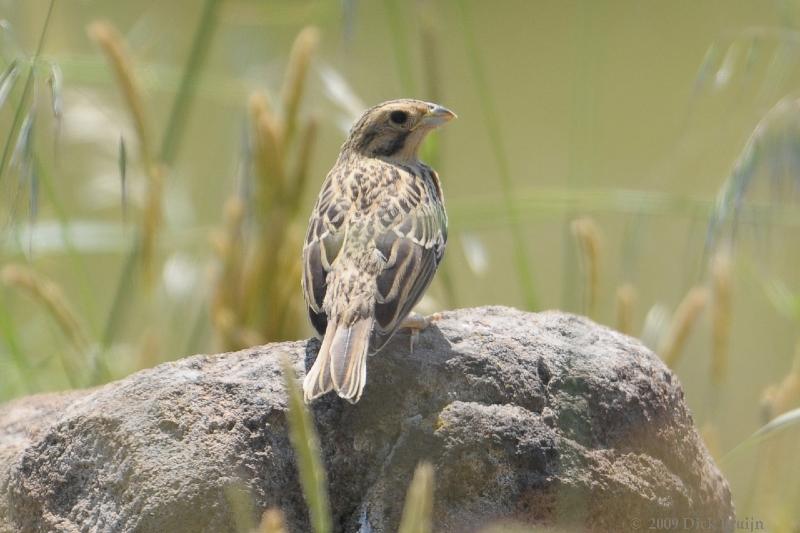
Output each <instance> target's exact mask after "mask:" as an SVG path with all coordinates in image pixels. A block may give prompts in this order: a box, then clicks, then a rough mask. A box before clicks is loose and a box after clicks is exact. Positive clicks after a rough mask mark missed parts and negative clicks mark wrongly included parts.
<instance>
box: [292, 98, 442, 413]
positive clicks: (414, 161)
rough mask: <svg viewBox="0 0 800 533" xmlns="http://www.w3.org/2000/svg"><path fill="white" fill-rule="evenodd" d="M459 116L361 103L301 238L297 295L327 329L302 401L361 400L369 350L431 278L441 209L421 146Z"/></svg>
mask: <svg viewBox="0 0 800 533" xmlns="http://www.w3.org/2000/svg"><path fill="white" fill-rule="evenodd" d="M455 116H456V115H455V114H454V113H453V112H452V111H450V110H448V109H445V108H444V107H442V106H439V105H436V104H431V103H428V102H422V101H420V100H392V101H389V102H384V103H382V104H378V105H376V106H375V107H372V108H370V109H368V110H367V111H366V112H364V114H363V115H362V116H361V118H359V119H358V120H357V121H356V123H355V125H354V126H353V127H352V129H351V130H350V134H349V136H348V138H347V140H346V141H345V143H344V144H343V145H342V148H341V151H340V153H339V158H338V159H337V161H336V164H335V165H334V166H333V168H332V169H331V170H330V172H329V173H328V176H327V177H326V178H325V182H324V183H323V184H322V190H321V191H320V193H319V197H318V198H317V203H316V205H315V206H314V210H313V211H312V213H311V219H310V220H309V223H308V233H307V234H306V240H305V244H304V246H303V277H302V279H303V295H304V297H305V300H306V304H307V306H308V314H309V317H310V318H311V323H312V325H313V326H314V328H315V329H316V330H317V333H318V334H319V335H320V336H322V337H323V340H322V346H321V347H320V350H319V354H318V355H317V359H316V361H315V362H314V365H313V366H312V367H311V369H310V370H309V372H308V374H307V375H306V377H305V380H304V382H303V390H304V394H305V399H306V401H307V402H310V401H311V400H313V399H314V398H317V397H318V396H321V395H322V394H325V393H326V392H328V391H331V390H335V391H336V392H337V393H338V394H339V396H341V397H342V398H345V399H346V400H348V401H350V402H351V403H355V402H357V401H358V400H359V398H361V393H362V391H363V390H364V384H365V383H366V380H367V355H368V354H370V353H375V352H377V351H378V350H380V349H381V348H382V347H383V346H384V345H385V344H386V342H387V341H388V340H389V339H390V338H391V337H392V335H393V334H394V333H395V331H397V329H398V328H400V327H402V326H404V325H406V324H404V320H405V319H406V318H407V317H408V315H409V313H410V312H411V309H412V308H413V307H414V305H415V304H416V303H417V302H418V301H419V299H420V298H421V297H422V294H423V293H424V292H425V289H426V288H427V287H428V284H430V282H431V280H432V279H433V275H434V273H435V272H436V268H437V267H438V266H439V262H440V261H441V260H442V256H443V255H444V248H445V242H446V241H447V215H446V214H445V211H444V203H443V200H442V188H441V186H440V185H439V177H438V175H437V174H436V172H435V171H434V170H433V169H431V168H430V167H428V166H427V165H425V164H424V163H422V162H420V160H419V159H418V155H417V152H418V151H419V147H420V144H421V143H422V140H423V139H424V138H425V136H426V135H427V134H428V133H429V132H430V131H431V130H433V129H434V128H436V127H437V126H441V125H442V124H444V123H445V122H448V121H449V120H452V119H453V118H455ZM408 325H410V326H416V327H417V328H419V327H424V325H422V326H421V325H420V323H419V321H416V323H412V324H408Z"/></svg>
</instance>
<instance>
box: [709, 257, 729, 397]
mask: <svg viewBox="0 0 800 533" xmlns="http://www.w3.org/2000/svg"><path fill="white" fill-rule="evenodd" d="M711 284H712V287H713V293H712V300H711V338H712V343H711V380H712V382H713V383H714V384H716V385H718V384H720V383H722V381H723V380H724V378H725V375H726V374H727V369H728V340H729V338H730V331H731V286H732V283H731V260H730V256H729V255H728V254H727V253H726V252H720V253H718V254H717V255H716V256H715V257H714V258H713V259H712V262H711Z"/></svg>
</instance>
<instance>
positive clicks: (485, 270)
mask: <svg viewBox="0 0 800 533" xmlns="http://www.w3.org/2000/svg"><path fill="white" fill-rule="evenodd" d="M0 19H1V22H0V399H9V398H13V397H16V396H20V395H24V394H29V393H34V392H39V391H47V390H57V389H64V388H69V387H79V386H89V385H93V384H98V383H102V382H105V381H108V380H111V379H116V378H119V377H121V376H124V375H127V374H128V373H130V372H133V371H135V370H137V369H140V368H145V367H149V366H152V365H154V364H157V363H159V362H161V361H166V360H170V359H175V358H178V357H181V356H184V355H187V354H190V353H196V352H210V351H217V350H220V349H233V348H238V347H241V346H245V345H249V344H255V343H259V342H266V341H269V340H278V339H286V338H296V337H298V336H304V335H308V334H310V329H309V328H308V327H307V326H306V324H305V319H304V317H303V314H302V300H301V298H302V297H301V293H300V290H299V282H298V259H299V255H300V247H301V241H302V234H303V230H304V226H305V219H306V216H307V213H308V212H309V210H310V208H311V205H312V203H313V201H314V197H315V195H316V192H317V190H318V187H319V185H320V183H321V181H322V179H323V177H324V175H325V172H326V171H327V169H328V168H329V167H330V166H331V165H332V164H333V162H334V160H335V157H336V154H337V152H338V146H339V144H340V143H341V142H342V140H343V138H344V135H345V131H346V128H347V127H348V126H349V124H350V122H351V121H352V120H353V118H354V117H355V116H356V114H357V113H358V112H360V111H361V110H362V109H364V108H365V107H366V106H367V105H371V104H373V103H376V102H378V101H381V100H386V99H389V98H395V97H401V96H414V97H418V98H424V99H430V100H435V101H439V102H441V103H443V104H445V105H447V106H448V107H450V108H452V109H454V110H455V111H456V112H457V113H458V114H459V117H460V118H459V120H458V121H457V122H455V123H453V124H451V125H449V126H448V127H447V128H445V129H443V130H442V132H441V133H438V134H437V135H436V136H434V137H432V138H431V139H430V141H429V142H428V143H427V144H426V145H425V147H424V157H425V158H426V160H427V161H429V162H431V163H433V164H434V166H435V167H436V168H437V169H438V170H439V172H440V174H441V176H442V180H443V184H444V188H445V192H446V196H447V206H448V212H449V214H450V222H451V232H450V234H451V238H450V245H449V248H448V252H447V256H446V260H445V263H444V264H443V268H442V270H441V271H440V273H439V275H438V276H437V281H436V283H435V284H434V286H433V288H432V290H431V291H430V294H429V296H428V297H427V298H426V299H425V301H424V302H423V306H422V307H423V310H425V311H432V310H436V309H441V308H445V307H453V306H466V305H480V304H488V303H492V304H496V303H501V304H508V305H515V306H518V307H523V308H530V309H534V310H536V309H545V308H562V309H566V310H570V311H575V312H583V313H586V314H589V315H590V316H592V317H593V318H594V319H595V320H597V321H599V322H601V323H604V324H607V325H609V326H612V327H617V328H619V329H620V330H622V331H625V332H627V333H630V334H632V335H635V336H638V337H639V338H641V339H642V340H643V341H644V342H645V343H647V344H648V345H649V346H651V347H652V348H653V349H655V350H656V351H658V352H659V353H660V355H661V356H662V357H663V358H664V359H665V361H666V362H667V363H668V364H669V365H670V366H671V367H672V368H674V370H675V371H676V372H677V373H678V375H679V376H680V377H681V380H682V382H683V384H684V388H685V390H686V395H687V400H688V402H689V404H690V406H691V407H692V409H693V412H694V414H695V419H696V421H697V423H698V426H699V427H701V428H702V432H703V435H704V437H705V439H706V442H707V444H708V446H709V449H710V450H711V451H712V453H713V454H714V455H715V456H716V458H717V459H718V461H719V464H720V466H721V468H722V470H723V471H724V473H725V474H726V476H727V477H728V479H729V480H730V481H731V484H732V488H733V491H734V497H735V500H736V506H737V513H738V514H739V516H740V517H743V518H747V517H752V518H754V519H757V520H761V521H763V522H764V523H765V524H767V527H768V529H769V530H770V531H794V530H796V529H797V528H798V527H800V511H798V509H799V508H800V506H799V505H798V501H800V483H799V482H798V481H797V480H798V479H800V475H798V474H800V459H798V454H797V439H798V437H799V436H800V435H799V432H800V411H798V410H797V409H798V407H800V269H798V267H797V265H798V264H800V214H798V213H800V210H799V209H798V203H799V202H798V200H800V126H799V124H800V105H798V102H800V100H798V99H797V98H798V90H797V86H798V82H800V47H798V43H800V2H795V1H775V2H760V3H750V2H732V1H726V2H721V1H718V2H711V1H708V2H691V3H684V4H675V3H672V2H668V3H656V4H647V5H645V4H641V3H640V2H634V1H625V2H614V3H606V2H602V3H601V2H592V1H589V0H586V1H581V2H573V3H562V2H552V3H542V2H525V1H522V0H520V1H514V2H512V1H508V2H503V3H489V2H477V1H470V0H443V1H441V2H433V1H432V0H415V1H413V2H399V1H396V0H385V1H384V2H352V1H344V2H332V1H330V2H329V1H322V0H317V1H289V0H283V1H278V2H258V1H255V0H224V1H223V0H203V1H200V0H178V1H174V2H158V3H151V2H127V3H125V2H123V3H121V2H112V1H110V0H95V1H91V2H89V1H83V2H51V1H50V0H25V1H22V0H0ZM312 477H313V476H312ZM415 480H416V481H415V483H414V487H413V488H412V489H411V492H410V496H409V501H416V502H420V503H419V504H420V505H421V507H420V509H419V511H418V512H419V513H422V514H423V515H424V514H425V513H426V512H429V510H428V511H426V509H425V508H424V507H425V506H424V503H425V501H426V500H425V498H424V497H423V496H421V495H423V494H424V492H425V491H426V490H430V489H429V488H426V487H429V485H430V483H432V475H431V473H430V471H429V470H427V467H421V470H420V471H419V472H418V474H417V476H416V477H415ZM306 490H307V491H308V490H310V489H309V488H308V487H306ZM320 509H321V510H320V511H319V514H318V516H322V515H324V514H325V511H324V509H323V508H322V507H320ZM413 516H415V517H416V516H418V515H413ZM321 520H323V521H324V519H321ZM409 520H411V519H409ZM414 520H416V518H414ZM315 523H317V522H315ZM415 523H419V522H415ZM322 524H323V525H321V526H318V527H324V522H322ZM248 527H250V526H248ZM252 527H255V526H252ZM260 527H261V530H263V531H281V530H282V529H283V526H282V523H281V519H280V516H279V513H277V512H271V513H269V514H268V515H266V516H265V518H264V520H263V522H262V524H261V526H260ZM409 527H412V526H409ZM414 527H416V526H414ZM419 527H422V528H423V529H424V527H425V526H424V525H422V526H419ZM419 527H418V528H417V529H419ZM417 529H414V530H415V531H416V530H417Z"/></svg>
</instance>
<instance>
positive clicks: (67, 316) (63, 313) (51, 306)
mask: <svg viewBox="0 0 800 533" xmlns="http://www.w3.org/2000/svg"><path fill="white" fill-rule="evenodd" d="M0 279H2V281H3V283H4V284H5V285H7V286H9V287H14V288H16V289H19V290H23V291H25V292H27V293H28V294H29V295H30V296H31V297H32V298H33V299H34V300H35V301H37V302H38V303H40V304H41V305H42V306H43V307H44V308H45V309H46V310H47V311H48V312H49V313H50V316H52V317H53V319H54V320H55V322H56V323H57V324H58V326H59V328H60V329H61V331H62V332H63V333H64V335H65V336H66V337H67V338H68V339H69V340H70V342H72V344H73V346H74V348H75V350H76V351H77V352H78V353H81V354H86V353H88V351H89V347H90V342H89V337H88V335H87V334H86V331H85V329H84V328H83V326H82V325H81V321H80V320H79V319H78V315H77V313H75V311H74V310H73V308H72V306H71V305H70V304H69V302H68V301H67V297H66V295H65V294H64V291H62V290H61V287H60V286H59V285H58V284H56V283H55V282H54V281H52V280H50V279H48V278H46V277H44V276H42V275H41V274H38V273H37V272H35V271H34V270H33V269H31V268H28V267H26V266H23V265H16V264H10V265H6V266H5V267H3V269H2V270H0Z"/></svg>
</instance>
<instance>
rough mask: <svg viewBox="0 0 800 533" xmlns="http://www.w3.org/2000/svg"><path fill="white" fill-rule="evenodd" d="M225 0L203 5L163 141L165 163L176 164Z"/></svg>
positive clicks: (162, 148)
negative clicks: (190, 109)
mask: <svg viewBox="0 0 800 533" xmlns="http://www.w3.org/2000/svg"><path fill="white" fill-rule="evenodd" d="M221 3H222V2H221V0H206V2H205V5H204V6H203V13H202V15H201V16H200V23H199V24H198V26H197V30H196V32H195V34H194V39H193V41H192V48H191V52H190V53H189V59H188V60H187V61H186V68H185V69H184V71H183V77H182V78H181V82H180V85H179V87H178V92H177V94H176V95H175V101H174V103H173V104H172V111H171V112H170V115H169V120H168V121H167V128H166V130H165V132H164V138H163V140H162V143H161V151H160V152H159V158H160V160H161V162H163V163H165V164H167V165H172V163H174V161H175V156H176V155H177V153H178V147H179V144H180V141H181V139H182V138H183V130H184V129H185V127H186V119H187V118H188V114H189V113H188V112H189V107H190V106H191V103H192V101H193V100H194V94H195V89H196V87H197V80H198V77H199V75H200V72H201V71H202V69H203V65H204V64H205V60H206V56H207V55H208V49H209V47H210V45H211V39H212V37H213V36H214V30H215V29H216V27H217V11H218V9H219V5H220V4H221Z"/></svg>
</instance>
